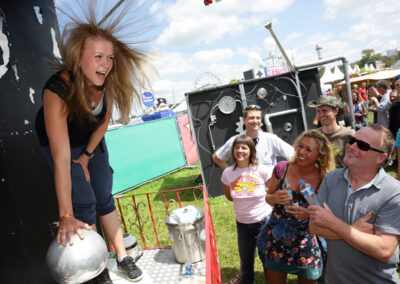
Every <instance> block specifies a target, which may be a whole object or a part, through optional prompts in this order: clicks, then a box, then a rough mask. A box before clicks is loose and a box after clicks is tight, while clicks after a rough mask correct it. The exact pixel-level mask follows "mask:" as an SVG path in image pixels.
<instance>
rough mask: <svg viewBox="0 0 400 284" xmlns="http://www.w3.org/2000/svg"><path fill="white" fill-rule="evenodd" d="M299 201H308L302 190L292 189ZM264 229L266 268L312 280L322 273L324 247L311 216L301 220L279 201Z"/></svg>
mask: <svg viewBox="0 0 400 284" xmlns="http://www.w3.org/2000/svg"><path fill="white" fill-rule="evenodd" d="M286 171H287V168H286ZM286 171H285V174H284V176H283V177H282V178H281V179H280V181H279V184H278V190H281V189H282V184H283V180H284V178H285V176H286ZM296 202H297V203H298V205H299V206H303V207H308V205H309V204H308V202H307V201H306V200H305V199H304V197H303V196H302V195H301V193H298V192H294V191H293V203H296ZM265 230H266V245H265V246H264V249H265V253H264V266H265V267H266V268H267V269H270V270H277V271H281V272H284V273H290V274H295V275H298V276H300V277H302V278H306V279H312V280H316V279H318V278H319V277H320V276H321V273H322V266H323V264H322V257H321V250H320V248H319V245H318V241H317V238H316V236H315V235H312V234H310V232H309V230H308V220H305V221H299V220H297V219H296V218H295V217H294V216H293V215H292V214H290V213H287V212H286V211H285V208H284V205H280V204H276V205H275V206H274V209H273V211H272V214H271V218H270V220H269V222H268V224H267V225H266V228H265Z"/></svg>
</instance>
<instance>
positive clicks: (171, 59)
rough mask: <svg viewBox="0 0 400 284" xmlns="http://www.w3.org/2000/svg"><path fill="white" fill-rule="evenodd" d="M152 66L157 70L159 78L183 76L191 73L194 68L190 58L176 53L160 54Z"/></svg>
mask: <svg viewBox="0 0 400 284" xmlns="http://www.w3.org/2000/svg"><path fill="white" fill-rule="evenodd" d="M154 64H155V67H156V68H157V70H158V73H159V76H160V78H165V77H173V76H175V75H179V74H185V73H187V72H191V71H192V70H193V68H194V65H193V62H192V60H191V59H190V56H188V55H187V54H183V53H177V52H170V53H164V54H161V55H160V57H159V59H158V60H157V61H156V62H155V63H154Z"/></svg>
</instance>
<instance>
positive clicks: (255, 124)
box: [213, 105, 294, 173]
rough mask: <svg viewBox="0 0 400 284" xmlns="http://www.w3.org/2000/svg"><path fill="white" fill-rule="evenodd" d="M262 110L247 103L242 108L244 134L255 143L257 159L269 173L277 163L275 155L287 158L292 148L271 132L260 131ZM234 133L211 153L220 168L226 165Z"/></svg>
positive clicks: (290, 155) (289, 156) (292, 152)
mask: <svg viewBox="0 0 400 284" xmlns="http://www.w3.org/2000/svg"><path fill="white" fill-rule="evenodd" d="M261 118H262V110H261V107H260V106H259V105H249V106H248V107H246V108H245V109H244V110H243V124H244V125H245V126H246V135H248V136H250V137H251V138H252V139H253V140H254V143H255V144H256V151H257V160H258V162H259V163H261V164H263V165H266V166H267V167H268V168H269V170H270V173H272V170H273V169H274V167H275V165H276V163H277V160H276V159H277V157H278V156H280V157H283V158H284V159H286V160H289V159H290V158H291V157H292V156H293V154H294V150H293V147H292V146H291V145H289V144H288V143H286V142H285V141H283V140H282V139H281V138H279V137H278V136H276V135H275V134H272V133H267V132H263V131H261ZM237 136H239V134H238V135H235V136H233V137H231V138H230V139H229V140H228V141H226V142H225V144H224V145H222V147H221V148H219V149H218V150H217V151H216V152H215V154H214V155H213V160H214V162H215V163H216V164H217V165H218V166H219V167H220V168H222V169H225V168H227V167H228V164H227V163H226V161H227V160H228V159H229V158H230V157H231V151H232V143H233V141H234V140H235V138H236V137H237Z"/></svg>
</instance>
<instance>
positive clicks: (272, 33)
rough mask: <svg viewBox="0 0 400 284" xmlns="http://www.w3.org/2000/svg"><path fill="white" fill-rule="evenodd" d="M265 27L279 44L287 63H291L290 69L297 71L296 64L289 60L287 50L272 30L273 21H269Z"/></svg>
mask: <svg viewBox="0 0 400 284" xmlns="http://www.w3.org/2000/svg"><path fill="white" fill-rule="evenodd" d="M264 27H265V28H266V29H267V30H269V32H270V34H271V36H272V37H273V38H274V40H275V42H276V45H277V46H278V48H279V50H280V51H281V53H282V55H283V57H284V58H285V60H286V63H287V65H289V68H290V70H292V71H295V69H294V66H293V64H292V62H291V61H290V60H289V57H288V56H287V54H286V52H285V50H284V49H283V47H282V45H281V43H280V42H279V40H278V38H277V37H276V35H275V33H274V31H273V30H272V23H271V22H270V21H268V22H267V23H266V24H265V25H264Z"/></svg>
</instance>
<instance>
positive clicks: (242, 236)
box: [221, 135, 272, 284]
mask: <svg viewBox="0 0 400 284" xmlns="http://www.w3.org/2000/svg"><path fill="white" fill-rule="evenodd" d="M232 157H233V161H234V164H233V166H231V167H229V168H226V169H225V170H224V172H223V173H222V178H221V181H222V186H223V189H224V193H225V196H226V198H227V199H228V200H230V201H232V202H233V210H234V211H235V214H236V226H237V234H238V246H239V256H240V261H241V266H242V277H241V278H242V279H241V280H242V283H243V284H246V283H249V284H253V283H254V251H255V247H256V240H257V236H258V233H259V230H260V228H261V226H262V225H263V224H264V222H265V219H266V217H267V216H268V215H269V214H270V213H271V211H272V209H271V207H270V206H269V205H268V204H267V203H266V202H265V195H266V189H267V188H266V181H267V180H268V179H269V178H270V173H269V171H268V168H267V167H265V166H264V165H261V164H258V163H257V161H256V147H255V145H254V142H253V139H251V138H250V137H249V136H247V135H241V136H238V137H237V138H236V139H235V141H234V142H233V145H232Z"/></svg>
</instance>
